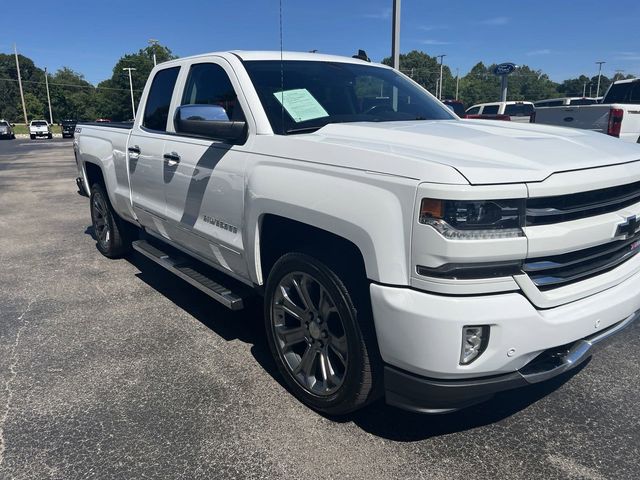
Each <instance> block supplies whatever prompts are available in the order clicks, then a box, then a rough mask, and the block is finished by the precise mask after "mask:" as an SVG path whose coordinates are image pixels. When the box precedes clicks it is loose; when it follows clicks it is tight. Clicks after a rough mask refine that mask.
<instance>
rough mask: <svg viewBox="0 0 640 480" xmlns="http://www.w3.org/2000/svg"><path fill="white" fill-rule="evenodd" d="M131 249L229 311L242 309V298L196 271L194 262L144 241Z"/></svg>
mask: <svg viewBox="0 0 640 480" xmlns="http://www.w3.org/2000/svg"><path fill="white" fill-rule="evenodd" d="M132 246H133V249H134V250H136V251H137V252H140V253H141V254H142V255H144V256H145V257H147V258H148V259H150V260H153V261H154V262H155V263H157V264H158V265H160V266H161V267H164V268H166V269H167V270H169V271H170V272H171V273H173V274H175V275H177V276H178V277H180V278H182V279H183V280H184V281H186V282H188V283H190V284H191V285H193V286H194V287H196V288H197V289H198V290H200V291H202V292H204V293H206V294H207V295H209V296H210V297H211V298H213V299H214V300H216V301H218V302H220V303H221V304H222V305H224V306H225V307H227V308H229V309H231V310H241V309H242V308H244V302H243V299H242V297H240V296H239V295H238V294H236V293H234V292H232V291H231V290H230V289H229V288H227V287H225V286H224V285H221V284H219V283H218V282H216V281H214V280H212V279H211V278H209V277H208V276H206V275H204V274H203V273H201V272H199V271H198V270H196V269H195V268H194V267H195V265H194V262H193V261H192V260H190V259H187V258H186V257H184V258H175V257H172V256H171V255H170V254H168V253H166V252H164V251H162V250H160V249H159V248H157V247H155V246H154V245H151V244H150V243H149V242H147V241H146V240H136V241H135V242H133V244H132Z"/></svg>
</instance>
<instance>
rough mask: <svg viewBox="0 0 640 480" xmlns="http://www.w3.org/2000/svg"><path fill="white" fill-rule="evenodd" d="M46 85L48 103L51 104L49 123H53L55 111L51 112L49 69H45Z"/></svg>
mask: <svg viewBox="0 0 640 480" xmlns="http://www.w3.org/2000/svg"><path fill="white" fill-rule="evenodd" d="M44 84H45V85H46V86H47V102H49V123H51V124H52V123H53V111H52V110H51V95H49V74H48V73H47V67H44Z"/></svg>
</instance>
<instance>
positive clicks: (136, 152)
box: [127, 145, 140, 155]
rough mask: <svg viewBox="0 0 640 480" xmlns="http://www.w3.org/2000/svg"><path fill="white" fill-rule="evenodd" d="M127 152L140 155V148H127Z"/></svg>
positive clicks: (136, 146) (135, 146)
mask: <svg viewBox="0 0 640 480" xmlns="http://www.w3.org/2000/svg"><path fill="white" fill-rule="evenodd" d="M127 150H129V153H135V154H138V155H140V147H139V146H138V145H134V146H132V147H129V148H127Z"/></svg>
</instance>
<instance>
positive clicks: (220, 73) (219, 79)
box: [181, 63, 245, 121]
mask: <svg viewBox="0 0 640 480" xmlns="http://www.w3.org/2000/svg"><path fill="white" fill-rule="evenodd" d="M181 104H182V105H219V106H220V107H222V108H224V109H225V111H226V112H227V116H228V117H229V120H241V121H244V120H245V117H244V114H243V113H242V108H241V107H240V104H239V103H238V96H237V95H236V92H235V90H234V89H233V85H231V80H229V76H228V75H227V73H226V72H225V71H224V69H223V68H222V67H221V66H220V65H216V64H215V63H198V64H195V65H192V66H191V70H190V71H189V78H188V79H187V85H186V87H185V89H184V95H183V96H182V103H181Z"/></svg>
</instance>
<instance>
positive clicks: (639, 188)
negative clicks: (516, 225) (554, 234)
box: [526, 182, 640, 226]
mask: <svg viewBox="0 0 640 480" xmlns="http://www.w3.org/2000/svg"><path fill="white" fill-rule="evenodd" d="M638 202H640V182H635V183H629V184H627V185H619V186H616V187H609V188H602V189H600V190H592V191H590V192H581V193H574V194H572V195H560V196H556V197H542V198H530V199H528V200H527V211H526V214H527V225H528V226H534V225H548V224H550V223H558V222H567V221H569V220H577V219H579V218H585V217H592V216H594V215H601V214H603V213H609V212H615V211H617V210H620V209H621V208H624V207H627V206H629V205H633V204H634V203H638Z"/></svg>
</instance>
